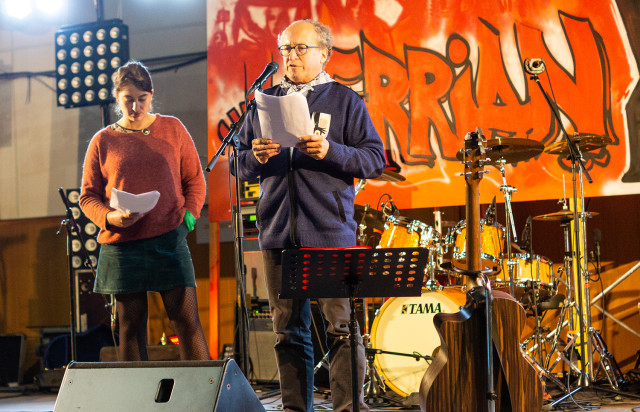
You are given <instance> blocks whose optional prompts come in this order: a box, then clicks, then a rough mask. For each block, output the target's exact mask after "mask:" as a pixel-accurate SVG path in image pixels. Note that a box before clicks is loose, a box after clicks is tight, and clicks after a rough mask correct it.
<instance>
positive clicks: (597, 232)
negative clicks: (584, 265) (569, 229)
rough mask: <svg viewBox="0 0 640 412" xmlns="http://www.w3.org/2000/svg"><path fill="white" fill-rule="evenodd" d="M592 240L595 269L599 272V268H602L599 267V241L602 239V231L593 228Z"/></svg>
mask: <svg viewBox="0 0 640 412" xmlns="http://www.w3.org/2000/svg"><path fill="white" fill-rule="evenodd" d="M593 241H594V242H595V244H596V250H595V253H594V254H595V255H596V256H595V258H596V271H597V272H598V273H600V270H601V269H602V268H601V267H600V242H601V241H602V232H600V229H593Z"/></svg>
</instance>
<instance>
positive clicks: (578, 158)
mask: <svg viewBox="0 0 640 412" xmlns="http://www.w3.org/2000/svg"><path fill="white" fill-rule="evenodd" d="M525 71H526V72H527V73H528V74H530V75H531V77H530V79H531V80H534V81H535V82H536V84H537V85H538V88H539V89H540V91H541V92H542V95H543V96H544V98H545V99H546V101H547V104H548V105H549V108H551V111H552V112H553V114H554V116H555V118H556V119H557V120H558V124H559V125H560V129H561V130H562V133H563V136H564V138H565V140H566V142H567V147H568V148H569V158H570V160H571V174H572V180H573V205H574V208H573V209H574V210H573V221H574V225H573V229H574V238H575V244H576V248H575V252H574V253H575V256H576V262H577V263H578V266H577V271H578V276H577V278H578V284H577V285H576V288H577V290H578V302H579V304H578V323H579V329H580V353H581V356H582V359H581V360H580V372H581V373H580V382H579V386H581V387H588V386H589V384H590V382H589V380H590V379H591V377H592V376H593V355H592V343H591V339H590V336H591V334H590V331H589V330H590V323H591V319H590V317H591V310H590V305H589V301H590V297H589V294H590V291H589V287H588V285H587V287H584V289H585V291H584V292H585V296H586V302H587V304H586V305H583V299H582V292H583V283H582V282H581V277H580V275H579V273H580V267H581V266H580V262H581V261H582V273H583V275H582V278H583V280H584V283H585V284H587V283H588V282H589V273H588V271H587V269H588V267H587V265H588V261H587V253H586V245H587V244H586V239H585V236H583V238H582V244H581V245H580V246H578V242H579V241H580V232H581V231H582V233H585V234H586V231H585V230H586V227H585V225H586V223H585V220H584V218H585V213H583V212H582V211H581V212H580V213H578V199H577V196H578V188H577V182H576V175H578V176H579V179H580V202H581V203H580V209H582V208H583V206H584V186H583V174H584V175H585V176H586V178H587V181H588V182H589V183H593V179H591V176H590V175H589V172H588V171H587V169H586V167H585V165H584V161H583V159H582V154H581V153H580V150H579V148H578V146H577V145H576V143H574V142H573V141H572V140H571V138H570V137H569V134H568V133H567V131H566V130H565V128H564V125H563V124H562V119H561V118H560V114H559V113H558V109H557V107H556V105H555V104H554V102H553V101H552V100H551V99H550V98H549V95H548V94H547V93H546V92H545V90H544V88H543V87H542V85H541V84H540V79H539V77H538V74H537V73H535V72H534V71H533V70H528V69H527V67H526V64H525ZM540 72H542V71H540ZM576 169H577V171H576ZM570 275H571V276H572V275H573V274H569V273H567V276H570ZM585 307H586V310H585ZM585 312H586V313H585ZM583 316H586V322H587V324H588V325H586V326H585V318H584V317H583ZM585 332H587V333H586V334H585ZM585 338H586V341H587V352H585V348H584V345H585ZM585 354H586V355H587V356H585ZM585 363H587V364H588V366H589V371H587V370H586V365H585ZM587 372H588V375H587ZM571 393H573V392H571Z"/></svg>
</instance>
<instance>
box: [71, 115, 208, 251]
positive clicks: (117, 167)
mask: <svg viewBox="0 0 640 412" xmlns="http://www.w3.org/2000/svg"><path fill="white" fill-rule="evenodd" d="M148 129H149V131H150V133H149V134H148V135H144V134H142V132H133V133H124V132H117V131H115V130H113V129H111V126H109V127H106V128H104V129H102V130H100V131H99V132H98V133H96V135H95V136H94V137H93V139H91V142H90V143H89V148H88V149H87V154H86V156H85V160H84V170H83V174H82V191H81V195H80V206H81V208H82V211H83V212H84V213H85V214H86V215H87V217H89V219H91V220H92V221H93V222H94V223H95V224H96V225H98V226H99V227H100V233H99V234H98V242H100V243H116V242H126V241H130V240H137V239H146V238H150V237H154V236H159V235H162V234H164V233H167V232H169V231H171V230H173V229H175V228H176V227H178V225H180V223H181V222H182V219H183V217H184V211H185V209H187V210H189V211H190V212H191V213H192V214H193V216H195V218H196V219H197V218H198V217H199V216H200V210H201V209H202V205H203V204H204V200H205V196H206V183H205V180H204V175H203V174H202V167H201V166H200V159H199V158H198V153H197V152H196V148H195V146H194V144H193V140H192V139H191V136H190V135H189V132H187V129H186V128H185V127H184V125H183V124H182V123H181V122H180V120H178V119H177V118H175V117H172V116H162V115H159V114H157V115H156V119H155V121H154V122H153V123H152V124H151V126H149V128H148ZM114 187H115V188H116V189H118V190H125V191H127V192H131V193H134V194H139V193H144V192H149V191H152V190H157V191H158V192H160V199H158V204H157V205H156V207H155V208H154V209H153V210H151V211H150V212H147V214H146V215H145V216H144V217H143V218H142V219H140V220H139V221H138V222H136V223H135V224H134V225H133V226H130V227H128V228H118V227H113V226H111V225H109V227H107V223H106V217H107V213H108V212H109V211H111V210H113V209H112V208H111V207H109V202H110V200H111V189H112V188H114Z"/></svg>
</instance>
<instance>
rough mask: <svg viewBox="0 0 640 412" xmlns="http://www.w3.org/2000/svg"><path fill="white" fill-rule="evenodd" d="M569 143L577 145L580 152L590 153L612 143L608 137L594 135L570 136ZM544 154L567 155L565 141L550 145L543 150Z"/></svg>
mask: <svg viewBox="0 0 640 412" xmlns="http://www.w3.org/2000/svg"><path fill="white" fill-rule="evenodd" d="M571 141H572V142H574V143H576V144H577V145H578V149H580V151H581V152H591V151H593V150H596V149H599V148H601V147H604V146H606V145H608V144H611V143H612V142H613V141H612V140H611V138H610V137H608V136H600V135H596V134H578V135H574V136H571ZM544 152H545V153H548V154H557V155H568V154H569V145H567V141H566V140H562V141H560V142H556V143H551V144H550V145H549V146H547V147H545V148H544Z"/></svg>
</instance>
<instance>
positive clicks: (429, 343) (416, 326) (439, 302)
mask: <svg viewBox="0 0 640 412" xmlns="http://www.w3.org/2000/svg"><path fill="white" fill-rule="evenodd" d="M466 299H467V298H466V293H465V292H464V291H463V290H462V288H459V287H449V288H444V289H443V290H437V291H430V290H426V289H425V290H423V291H422V295H420V296H413V297H398V298H390V299H389V300H387V301H386V302H385V303H384V305H382V307H381V308H380V311H379V312H378V314H377V316H376V318H375V320H374V321H373V325H372V326H371V344H372V345H373V348H374V349H378V350H382V351H387V352H396V353H401V354H408V355H412V354H414V353H417V354H420V355H421V356H430V357H433V356H435V353H436V349H438V348H440V335H438V332H437V331H436V328H435V326H434V324H433V317H434V316H435V315H436V314H437V313H441V312H444V313H457V312H459V311H460V306H464V304H465V303H466ZM430 364H431V360H429V362H427V361H426V360H424V359H419V360H416V359H415V358H414V357H413V356H403V355H393V354H388V353H382V354H378V355H376V359H375V366H376V369H377V370H378V373H380V375H381V376H382V377H384V379H385V383H386V385H387V386H388V387H389V388H390V389H391V390H393V391H394V392H395V393H397V394H398V395H400V396H404V397H406V396H409V395H410V394H412V393H414V392H418V391H419V389H420V381H421V380H422V377H423V376H424V373H425V372H426V371H427V368H428V367H429V365H430Z"/></svg>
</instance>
